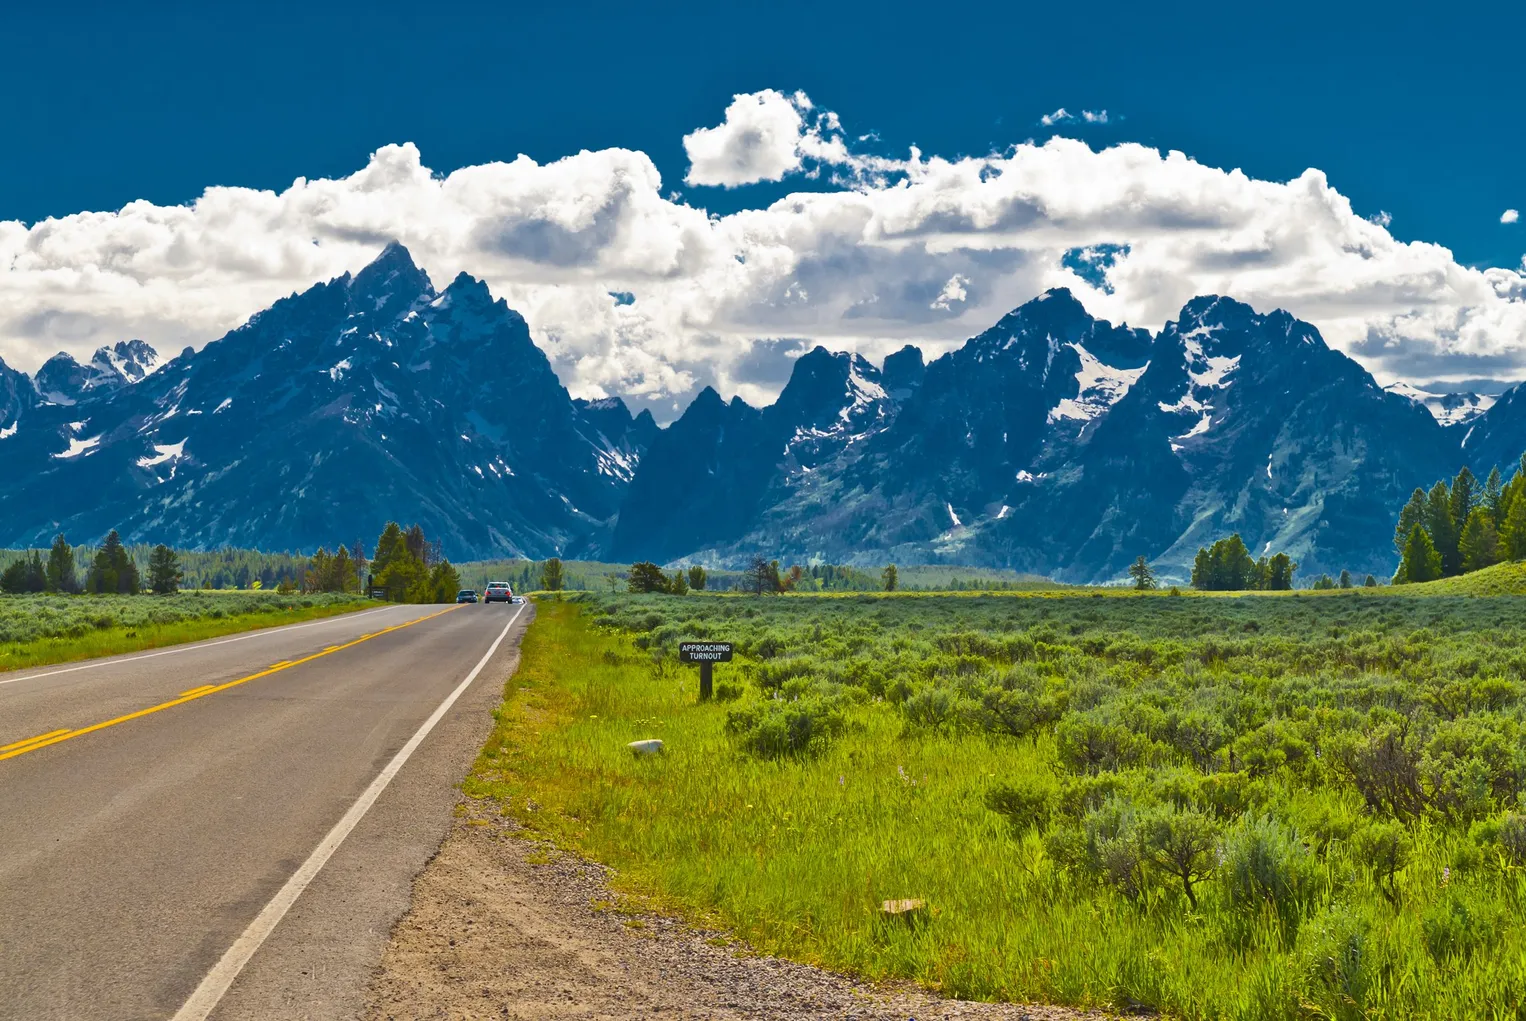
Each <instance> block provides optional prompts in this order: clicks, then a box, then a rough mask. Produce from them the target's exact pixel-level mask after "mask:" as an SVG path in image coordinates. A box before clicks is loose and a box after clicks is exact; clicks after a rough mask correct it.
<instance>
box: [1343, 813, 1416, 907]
mask: <svg viewBox="0 0 1526 1021" xmlns="http://www.w3.org/2000/svg"><path fill="white" fill-rule="evenodd" d="M1351 851H1352V854H1353V855H1354V856H1355V857H1356V860H1357V861H1359V862H1361V864H1362V865H1364V866H1365V867H1367V868H1369V869H1371V870H1372V874H1373V878H1374V879H1375V880H1376V881H1377V884H1378V889H1379V890H1380V891H1382V894H1383V896H1384V898H1386V899H1387V900H1388V902H1389V903H1390V904H1395V905H1397V904H1398V902H1399V892H1398V889H1397V887H1396V885H1395V877H1396V876H1397V875H1398V874H1399V873H1400V872H1402V871H1403V870H1404V867H1405V866H1406V865H1408V864H1409V860H1410V856H1411V855H1412V854H1413V852H1414V842H1413V841H1412V840H1410V837H1409V834H1408V833H1407V832H1405V830H1404V827H1403V826H1401V825H1400V824H1399V823H1397V822H1378V823H1372V824H1370V825H1368V826H1364V827H1362V828H1361V829H1359V830H1357V831H1356V835H1355V836H1354V837H1353V838H1352V841H1351Z"/></svg>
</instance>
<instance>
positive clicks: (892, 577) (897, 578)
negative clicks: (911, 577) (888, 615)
mask: <svg viewBox="0 0 1526 1021" xmlns="http://www.w3.org/2000/svg"><path fill="white" fill-rule="evenodd" d="M880 577H881V578H883V579H884V582H885V591H886V592H894V591H895V587H896V586H897V585H899V584H900V583H901V572H900V571H897V570H896V568H895V565H894V564H889V565H887V566H886V567H885V570H884V571H882V572H881V574H880Z"/></svg>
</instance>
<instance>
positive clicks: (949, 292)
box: [927, 273, 970, 312]
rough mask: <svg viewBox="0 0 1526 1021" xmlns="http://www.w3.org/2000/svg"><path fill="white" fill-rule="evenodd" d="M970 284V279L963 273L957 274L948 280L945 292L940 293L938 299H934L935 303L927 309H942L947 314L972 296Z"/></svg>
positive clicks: (944, 287)
mask: <svg viewBox="0 0 1526 1021" xmlns="http://www.w3.org/2000/svg"><path fill="white" fill-rule="evenodd" d="M969 284H970V280H969V277H966V276H965V275H964V274H963V273H955V274H954V275H953V276H951V277H949V278H948V283H946V284H944V285H943V290H942V291H940V292H939V294H938V297H937V298H935V299H933V303H932V304H931V305H929V306H927V307H928V308H936V309H942V310H944V311H945V312H946V311H948V310H949V309H950V308H952V307H953V305H954V304H955V303H956V302H957V303H963V302H964V300H965V299H966V298H968V297H969V296H970V292H969V290H968V288H969Z"/></svg>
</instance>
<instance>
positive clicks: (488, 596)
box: [482, 581, 514, 603]
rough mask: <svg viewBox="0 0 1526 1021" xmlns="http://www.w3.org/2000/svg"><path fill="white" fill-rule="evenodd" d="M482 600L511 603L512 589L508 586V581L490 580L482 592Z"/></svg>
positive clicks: (512, 598)
mask: <svg viewBox="0 0 1526 1021" xmlns="http://www.w3.org/2000/svg"><path fill="white" fill-rule="evenodd" d="M482 601H483V602H484V603H512V602H513V601H514V590H513V589H512V588H510V587H509V583H508V582H506V581H490V582H488V583H487V588H486V589H484V590H483V592H482Z"/></svg>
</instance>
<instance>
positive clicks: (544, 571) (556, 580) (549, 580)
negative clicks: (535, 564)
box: [540, 557, 562, 592]
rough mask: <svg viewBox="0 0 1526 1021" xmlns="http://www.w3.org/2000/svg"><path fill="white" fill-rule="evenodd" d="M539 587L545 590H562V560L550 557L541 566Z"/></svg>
mask: <svg viewBox="0 0 1526 1021" xmlns="http://www.w3.org/2000/svg"><path fill="white" fill-rule="evenodd" d="M540 587H541V588H543V589H545V590H546V591H547V592H560V591H561V590H562V561H561V559H560V558H559V557H552V558H551V559H550V560H547V561H546V563H545V564H544V565H543V566H542V567H541V569H540Z"/></svg>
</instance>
